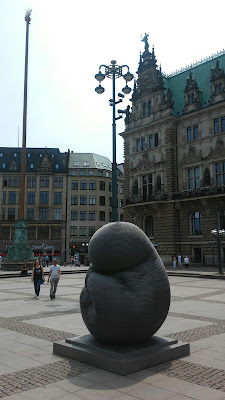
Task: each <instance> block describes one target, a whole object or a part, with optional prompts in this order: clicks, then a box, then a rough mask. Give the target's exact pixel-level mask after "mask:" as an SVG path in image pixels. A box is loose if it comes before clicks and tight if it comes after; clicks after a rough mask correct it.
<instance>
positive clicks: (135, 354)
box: [53, 334, 190, 375]
mask: <svg viewBox="0 0 225 400" xmlns="http://www.w3.org/2000/svg"><path fill="white" fill-rule="evenodd" d="M53 353H54V354H59V355H61V356H64V357H68V358H72V359H74V360H78V361H81V362H84V363H86V364H90V365H94V366H96V367H99V368H102V369H105V370H107V371H111V372H114V373H116V374H119V375H127V374H131V373H132V372H136V371H140V370H142V369H144V368H149V367H152V366H154V365H158V364H161V363H163V362H166V361H170V360H173V359H175V358H180V357H183V356H186V355H189V354H190V344H189V343H183V342H179V343H178V341H177V340H176V339H170V338H165V337H160V336H153V337H152V338H151V340H150V341H149V342H148V343H145V344H142V345H135V346H118V345H115V346H113V345H104V344H102V343H100V342H98V341H97V340H96V339H95V338H94V337H93V336H92V335H91V334H88V335H84V336H82V337H79V338H71V339H66V340H62V341H59V342H55V343H53Z"/></svg>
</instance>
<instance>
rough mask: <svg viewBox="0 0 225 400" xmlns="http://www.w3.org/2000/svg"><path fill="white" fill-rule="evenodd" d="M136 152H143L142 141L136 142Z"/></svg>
mask: <svg viewBox="0 0 225 400" xmlns="http://www.w3.org/2000/svg"><path fill="white" fill-rule="evenodd" d="M136 150H137V152H138V151H140V150H141V139H137V140H136Z"/></svg>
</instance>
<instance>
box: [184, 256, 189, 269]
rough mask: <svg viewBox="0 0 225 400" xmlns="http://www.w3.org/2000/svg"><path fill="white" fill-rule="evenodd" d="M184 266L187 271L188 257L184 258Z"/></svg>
mask: <svg viewBox="0 0 225 400" xmlns="http://www.w3.org/2000/svg"><path fill="white" fill-rule="evenodd" d="M184 266H185V268H186V269H188V267H189V258H188V256H185V257H184Z"/></svg>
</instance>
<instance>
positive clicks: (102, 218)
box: [99, 211, 105, 221]
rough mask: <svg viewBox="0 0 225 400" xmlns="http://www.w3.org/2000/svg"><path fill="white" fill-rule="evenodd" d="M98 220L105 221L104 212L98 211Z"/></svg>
mask: <svg viewBox="0 0 225 400" xmlns="http://www.w3.org/2000/svg"><path fill="white" fill-rule="evenodd" d="M99 220H100V221H105V211H100V212H99Z"/></svg>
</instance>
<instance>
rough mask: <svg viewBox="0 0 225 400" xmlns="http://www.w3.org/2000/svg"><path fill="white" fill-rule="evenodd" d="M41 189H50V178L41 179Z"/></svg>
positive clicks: (42, 177)
mask: <svg viewBox="0 0 225 400" xmlns="http://www.w3.org/2000/svg"><path fill="white" fill-rule="evenodd" d="M40 187H49V176H41V177H40Z"/></svg>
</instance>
